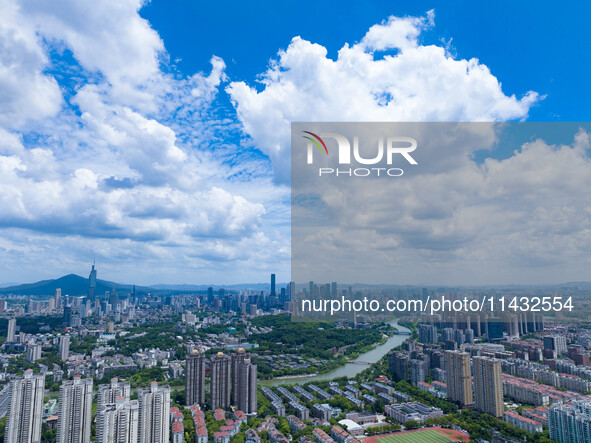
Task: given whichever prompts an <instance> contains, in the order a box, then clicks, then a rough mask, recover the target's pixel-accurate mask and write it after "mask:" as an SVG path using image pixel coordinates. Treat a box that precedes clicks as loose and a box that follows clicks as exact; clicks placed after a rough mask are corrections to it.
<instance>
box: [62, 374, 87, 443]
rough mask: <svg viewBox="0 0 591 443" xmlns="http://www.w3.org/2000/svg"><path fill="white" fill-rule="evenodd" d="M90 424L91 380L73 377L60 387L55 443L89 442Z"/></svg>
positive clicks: (78, 376) (77, 376)
mask: <svg viewBox="0 0 591 443" xmlns="http://www.w3.org/2000/svg"><path fill="white" fill-rule="evenodd" d="M91 423H92V379H90V378H89V379H82V378H81V377H80V375H75V376H74V379H73V380H67V381H64V382H62V384H61V386H60V394H59V413H58V421H57V443H88V442H90V427H91Z"/></svg>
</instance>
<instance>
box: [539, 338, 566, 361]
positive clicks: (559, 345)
mask: <svg viewBox="0 0 591 443" xmlns="http://www.w3.org/2000/svg"><path fill="white" fill-rule="evenodd" d="M544 349H551V350H553V351H554V352H555V355H556V357H558V356H559V355H566V353H567V352H568V349H567V346H566V337H564V336H562V335H548V336H546V337H544Z"/></svg>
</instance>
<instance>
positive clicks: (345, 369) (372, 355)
mask: <svg viewBox="0 0 591 443" xmlns="http://www.w3.org/2000/svg"><path fill="white" fill-rule="evenodd" d="M390 324H391V325H392V326H394V327H395V328H396V329H398V331H399V332H410V330H409V329H408V328H405V327H404V326H400V325H399V324H398V322H396V321H392V322H390ZM408 337H409V336H408V335H393V336H392V337H390V338H389V339H388V340H387V341H386V343H384V344H382V345H380V346H377V347H376V348H374V349H372V350H371V351H368V352H366V353H364V354H360V355H359V356H358V357H357V358H356V359H355V360H356V361H364V362H369V363H375V362H377V361H378V360H379V359H380V358H382V357H383V356H384V355H386V354H387V353H388V352H390V351H391V350H392V349H394V348H395V347H396V346H399V345H400V344H402V342H403V341H404V340H406V339H407V338H408ZM367 368H368V365H363V364H355V363H347V364H345V365H344V366H339V367H338V368H336V369H333V370H332V371H330V372H327V373H325V374H320V375H314V376H312V377H286V378H273V379H271V380H259V381H258V383H259V384H260V385H265V386H279V385H285V384H302V383H310V382H314V381H320V380H332V379H333V378H336V377H343V376H346V377H349V378H351V377H355V376H356V375H357V374H358V373H360V372H361V371H363V370H364V369H367Z"/></svg>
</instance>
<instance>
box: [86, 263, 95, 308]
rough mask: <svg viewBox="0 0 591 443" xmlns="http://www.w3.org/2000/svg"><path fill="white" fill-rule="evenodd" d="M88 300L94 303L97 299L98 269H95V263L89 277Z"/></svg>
mask: <svg viewBox="0 0 591 443" xmlns="http://www.w3.org/2000/svg"><path fill="white" fill-rule="evenodd" d="M88 299H89V300H90V301H91V302H93V303H94V300H95V299H96V269H94V263H93V265H92V269H91V270H90V275H89V276H88Z"/></svg>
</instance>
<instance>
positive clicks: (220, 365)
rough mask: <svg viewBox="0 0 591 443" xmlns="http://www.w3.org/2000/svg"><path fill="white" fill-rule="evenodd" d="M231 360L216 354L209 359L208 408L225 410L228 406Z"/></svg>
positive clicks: (222, 354) (220, 353) (219, 353)
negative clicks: (209, 393) (209, 392)
mask: <svg viewBox="0 0 591 443" xmlns="http://www.w3.org/2000/svg"><path fill="white" fill-rule="evenodd" d="M230 365H231V359H230V357H229V356H227V355H224V353H223V352H218V353H217V355H214V356H213V357H212V358H211V383H210V391H211V395H210V407H211V409H212V410H213V409H217V408H221V409H227V408H228V406H230V389H231V386H232V380H231V367H230Z"/></svg>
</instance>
